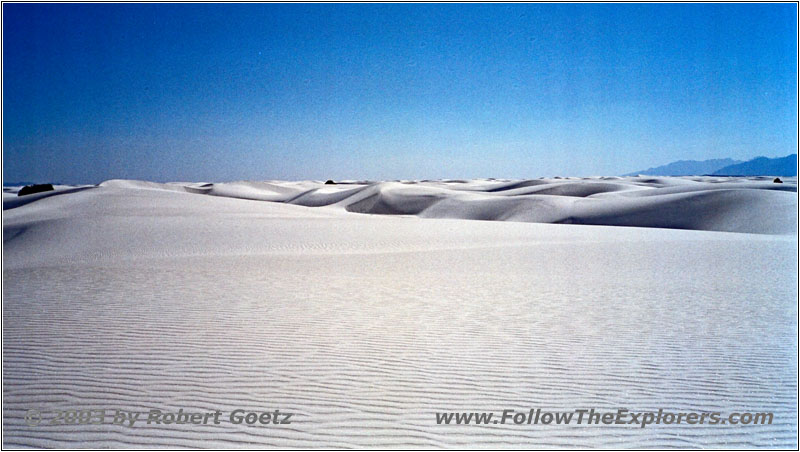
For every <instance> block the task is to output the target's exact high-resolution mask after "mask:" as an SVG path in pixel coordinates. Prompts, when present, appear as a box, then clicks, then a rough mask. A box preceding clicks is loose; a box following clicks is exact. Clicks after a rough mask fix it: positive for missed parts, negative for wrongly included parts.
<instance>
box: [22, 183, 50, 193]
mask: <svg viewBox="0 0 800 452" xmlns="http://www.w3.org/2000/svg"><path fill="white" fill-rule="evenodd" d="M43 191H53V184H34V185H26V186H24V187H22V189H20V191H19V193H17V196H25V195H32V194H34V193H41V192H43Z"/></svg>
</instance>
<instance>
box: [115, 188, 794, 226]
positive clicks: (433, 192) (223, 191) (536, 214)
mask: <svg viewBox="0 0 800 452" xmlns="http://www.w3.org/2000/svg"><path fill="white" fill-rule="evenodd" d="M102 185H103V186H109V187H129V188H152V189H164V190H186V191H189V192H192V193H202V194H208V195H214V196H224V197H233V198H242V199H252V200H260V201H273V202H282V203H287V204H296V205H301V206H307V207H322V206H330V207H339V208H344V209H346V210H347V211H350V212H358V213H370V214H383V215H419V216H421V217H425V218H458V219H470V220H494V221H524V222H534V223H574V224H590V225H607V226H637V227H655V228H672V229H696V230H707V231H727V232H752V233H762V234H794V233H795V231H796V230H797V220H796V210H797V180H796V178H792V179H789V180H787V181H786V182H785V183H782V184H775V183H773V182H772V180H771V179H765V178H762V177H753V178H719V177H692V178H669V177H647V176H641V177H629V178H611V179H609V178H583V179H561V178H558V179H537V180H523V181H499V182H498V181H488V180H487V181H460V180H459V181H428V182H415V183H409V182H377V183H366V182H358V183H348V184H342V185H324V184H322V183H320V182H310V181H309V182H234V183H222V184H210V183H206V184H154V183H152V182H140V181H119V180H115V181H108V182H104V183H103V184H102ZM200 185H202V188H198V186H200Z"/></svg>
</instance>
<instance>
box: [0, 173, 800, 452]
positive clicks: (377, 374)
mask: <svg viewBox="0 0 800 452" xmlns="http://www.w3.org/2000/svg"><path fill="white" fill-rule="evenodd" d="M631 181H633V182H631ZM528 182H530V181H528ZM574 182H575V183H569V184H567V188H562V189H560V190H566V191H568V192H567V193H563V192H562V193H560V194H552V192H551V193H550V194H540V195H538V196H540V197H537V195H535V194H530V193H527V192H526V193H520V196H522V198H520V199H522V201H517V200H513V196H514V195H513V194H512V195H509V194H508V193H506V194H505V195H507V196H505V197H504V198H500V197H499V196H496V194H497V193H498V192H504V191H505V192H507V191H508V190H523V191H525V190H532V188H531V187H536V186H538V185H545V184H538V183H527V184H525V183H522V184H520V186H517V187H513V184H515V183H517V184H519V183H518V182H513V181H481V182H457V181H456V182H451V183H428V184H403V183H388V184H378V185H371V184H352V185H353V186H352V187H348V186H347V185H344V186H341V185H339V186H333V187H330V186H327V187H323V186H321V185H319V184H314V183H260V184H252V183H238V184H213V185H212V184H168V185H160V184H148V183H142V182H131V181H111V182H108V183H104V184H102V185H101V186H100V187H97V188H89V189H84V190H73V191H71V192H69V193H60V194H55V195H50V196H47V197H41V198H38V199H36V200H35V201H33V202H29V203H27V204H24V203H19V201H18V199H16V198H14V197H12V196H11V195H12V194H11V193H9V196H8V197H7V198H6V197H5V196H4V204H6V201H7V202H8V203H9V204H8V205H7V206H4V207H7V210H5V211H4V220H3V241H4V263H3V297H4V299H3V301H4V305H3V395H4V400H3V426H4V445H5V446H67V447H68V446H73V447H74V446H80V447H103V446H111V447H120V446H131V445H150V446H187V447H209V446H214V445H219V446H228V447H256V446H290V447H291V446H301V447H302V446H305V447H311V446H317V447H322V446H328V447H352V446H367V447H402V446H419V447H457V446H473V447H501V448H506V447H515V446H521V447H548V446H555V447H558V446H600V447H613V446H624V447H669V446H677V447H695V446H697V447H796V445H797V444H796V435H797V427H796V426H797V414H796V409H797V405H796V400H797V386H796V373H797V368H796V363H797V305H796V299H797V236H796V235H794V233H793V232H792V231H794V228H796V223H795V218H794V211H793V210H791V209H792V208H794V209H796V196H797V195H796V193H795V192H794V191H792V190H793V189H794V190H796V183H794V181H791V182H793V183H794V184H788V185H784V186H783V187H781V188H780V190H775V189H774V188H778V187H775V186H773V185H768V184H771V182H769V181H766V182H765V181H758V180H747V181H717V182H713V181H700V182H698V181H693V180H689V179H669V178H661V179H659V180H657V181H655V180H653V181H649V182H648V181H642V179H641V178H638V179H637V178H632V179H625V180H622V181H621V182H620V181H614V180H612V181H611V182H612V183H614V184H619V185H621V186H622V187H621V188H620V189H619V190H616V191H612V190H609V189H608V185H606V184H608V183H609V182H608V181H597V180H594V181H582V182H579V181H574ZM598 183H599V184H601V185H605V186H603V187H598V186H596V185H595V186H593V185H592V184H598ZM696 183H700V184H702V188H703V189H702V190H699V191H698V190H694V191H695V194H694V195H688V194H687V193H691V192H692V190H690V189H688V188H680V186H682V185H687V186H689V187H695V188H697V186H696V185H695V184H696ZM715 183H716V184H724V183H728V184H738V185H728V186H726V188H725V189H723V190H721V191H718V190H712V189H707V186H708V185H710V184H715ZM498 184H500V185H498ZM502 184H505V185H502ZM552 184H555V186H553V185H552ZM559 184H561V181H549V182H548V184H547V185H550V187H548V190H550V189H552V190H559V189H558V188H557V187H559V186H560V185H559ZM436 185H439V186H438V187H437V186H436ZM495 185H497V188H499V187H501V185H502V186H503V187H507V188H503V190H498V191H495V192H492V191H489V190H488V189H487V187H494V186H495ZM659 185H660V186H659ZM742 185H747V187H745V188H743V187H742ZM776 185H777V184H776ZM186 187H189V190H188V191H187V188H186ZM376 187H377V188H376ZM454 187H457V188H454ZM629 187H633V188H629ZM676 187H677V188H676ZM267 189H269V191H268V190H267ZM409 189H410V190H413V191H409ZM659 189H660V190H666V192H663V191H662V192H661V193H657V194H656V193H653V194H652V195H648V194H647V193H645V191H652V190H659ZM347 190H358V192H353V193H348V192H347ZM456 190H458V191H459V192H458V193H456V194H455V195H453V193H451V192H453V191H456ZM581 190H585V192H581ZM594 190H598V191H594ZM781 190H783V191H781ZM787 190H788V191H787ZM592 191H594V193H587V192H592ZM717 191H718V193H717ZM190 192H191V193H190ZM617 192H622V193H617ZM638 192H642V193H638ZM270 193H272V194H270ZM298 193H299V194H298ZM359 193H360V194H361V195H363V197H356V198H353V196H354V195H358V194H359ZM492 193H495V195H492ZM205 195H216V196H205ZM231 196H236V197H238V198H255V199H262V198H263V199H267V198H269V197H270V196H274V199H269V200H272V201H278V202H263V201H254V200H248V199H235V198H231ZM647 196H650V197H651V198H653V197H654V198H657V199H655V200H654V201H650V202H649V203H648V202H645V201H642V200H643V199H645V198H646V197H647ZM606 197H610V198H612V199H607V200H606V201H609V202H610V204H609V203H603V205H600V203H601V202H603V198H606ZM664 197H666V198H664ZM562 198H563V199H562ZM598 198H599V199H598ZM19 199H22V197H20V198H19ZM302 199H305V201H304V202H298V201H299V200H302ZM337 199H338V201H337ZM365 200H366V201H365ZM432 200H436V202H432ZM509 200H510V201H509ZM595 200H597V202H596V203H595ZM692 200H694V201H697V202H699V203H700V205H701V206H703V205H705V206H706V207H705V208H702V207H697V206H698V204H697V202H693V201H692ZM509 203H510V204H509ZM589 203H591V206H590V207H587V205H588V204H589ZM702 203H706V204H702ZM709 203H711V205H713V206H714V207H715V208H716V211H715V214H714V215H711V214H708V213H707V211H708V206H709ZM296 204H302V205H296ZM542 204H544V205H546V206H549V207H547V208H545V209H537V208H534V207H532V206H534V205H542ZM562 204H569V205H568V206H567V205H562ZM306 205H309V206H310V205H319V206H324V207H315V208H309V207H306ZM415 206H416V207H415ZM552 206H555V208H554V207H552ZM653 206H656V207H653ZM742 206H744V207H742ZM436 209H438V210H436ZM565 209H571V210H570V211H569V213H564V212H565ZM615 209H616V210H615ZM360 211H364V212H372V213H394V214H398V213H405V214H410V213H413V214H416V215H418V216H419V217H426V216H428V217H434V218H436V219H431V218H419V217H417V216H408V215H402V216H396V215H395V216H392V215H363V214H360V213H354V212H360ZM487 212H489V213H492V214H493V215H494V217H493V218H484V219H506V220H516V221H508V222H503V221H471V220H469V219H443V218H445V217H450V218H452V217H456V218H482V217H483V216H485V215H488V213H487ZM504 212H505V213H504ZM559 212H561V213H560V214H559ZM615 212H616V216H615V215H614V213H615ZM748 212H750V213H749V214H748ZM765 212H766V213H768V214H765ZM659 213H660V214H659ZM703 213H706V214H705V215H702V214H703ZM544 214H547V215H556V214H559V215H563V218H561V217H559V218H561V220H564V218H569V219H570V220H569V221H566V220H564V221H561V220H559V219H558V218H549V220H553V221H547V222H562V223H563V222H572V223H581V222H584V223H585V222H587V221H588V220H587V218H588V219H589V220H592V221H593V222H595V223H599V224H603V222H612V221H617V222H619V221H622V222H623V223H624V222H629V223H630V222H633V223H635V222H645V223H647V222H650V223H653V224H639V225H640V226H653V225H660V226H663V227H682V228H683V229H686V228H690V226H691V229H712V231H708V230H679V229H663V228H656V227H623V226H586V225H575V224H535V223H525V222H518V221H536V220H539V221H544V220H548V219H546V218H543V217H541V216H538V217H536V218H532V217H531V215H544ZM681 214H683V215H684V217H685V218H682V217H681ZM526 215H528V216H527V217H526ZM620 218H621V219H623V220H619V219H620ZM665 218H667V219H669V221H670V222H673V223H670V224H660V223H658V222H659V221H662V222H663V221H666V220H664V219H665ZM614 219H616V220H614ZM787 222H788V223H789V224H788V225H787V224H785V223H787ZM719 230H745V231H748V232H758V233H757V234H753V233H731V232H718V231H719ZM92 407H101V408H109V409H111V408H114V409H116V408H120V409H127V410H138V411H147V410H149V409H152V408H159V409H162V410H177V409H179V408H183V409H186V410H197V411H208V410H214V409H220V410H223V411H228V412H229V411H231V410H233V409H236V408H244V409H248V410H274V409H276V408H278V409H280V410H281V411H285V412H293V413H296V419H295V422H294V423H293V424H292V425H290V426H271V427H246V426H241V425H240V426H236V425H230V424H222V425H218V426H213V425H212V426H191V427H179V426H175V425H172V426H152V425H151V426H146V425H142V426H139V425H137V426H136V427H133V428H129V427H122V426H111V425H104V426H92V427H89V426H62V427H48V426H38V427H29V426H27V425H26V424H25V422H24V420H23V417H24V415H25V412H26V411H27V410H28V409H31V408H38V409H42V410H45V409H46V410H56V409H76V408H77V409H80V408H92ZM532 407H533V408H543V409H548V410H553V411H563V410H574V409H583V408H586V409H588V408H596V409H598V410H607V411H615V410H616V409H617V408H620V407H624V408H628V409H630V410H657V409H659V408H663V409H665V410H674V411H681V410H684V411H686V410H695V411H722V412H725V413H729V412H733V411H757V412H762V411H773V412H775V420H774V422H773V424H772V425H767V426H730V425H726V426H688V425H680V426H677V425H672V426H666V425H660V426H649V427H647V428H645V429H641V428H638V427H634V426H575V425H572V426H555V425H551V426H541V425H540V426H515V425H491V426H442V425H436V422H435V417H434V413H435V412H437V411H494V412H497V411H500V410H502V409H506V408H509V409H516V410H524V411H527V410H528V409H529V408H532Z"/></svg>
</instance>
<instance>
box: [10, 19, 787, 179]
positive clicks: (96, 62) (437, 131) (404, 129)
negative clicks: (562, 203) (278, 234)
mask: <svg viewBox="0 0 800 452" xmlns="http://www.w3.org/2000/svg"><path fill="white" fill-rule="evenodd" d="M796 30H797V21H796V6H795V5H794V4H728V5H710V4H662V5H651V4H629V5H623V4H506V5H476V4H462V5H454V4H438V5H423V4H406V5H400V4H390V5H376V4H373V5H363V4H348V5H325V4H316V5H300V4H241V5H231V4H229V5H218V4H217V5H212V4H196V5H177V4H165V5H154V4H149V5H148V4H116V5H109V4H106V5H78V4H61V5H34V4H4V5H3V164H4V166H3V177H4V180H5V181H20V180H22V181H42V182H45V181H60V182H64V183H96V182H100V181H103V180H106V179H111V178H136V179H147V180H159V181H167V180H195V181H200V180H208V181H224V180H240V179H252V180H259V179H328V178H332V179H346V178H347V179H350V178H368V179H397V178H415V179H422V178H462V177H463V178H466V177H515V178H516V177H519V178H522V177H539V176H557V175H562V176H566V175H575V176H587V175H613V174H621V173H626V172H629V171H634V170H639V169H643V168H648V167H652V166H656V165H660V164H665V163H669V162H671V161H674V160H680V159H696V160H702V159H708V158H717V157H732V158H737V159H749V158H752V157H755V156H758V155H766V156H772V157H775V156H783V155H787V154H790V153H794V152H796V148H797V101H796V90H797V83H796V78H797V71H796V67H797V48H796V40H797V36H796Z"/></svg>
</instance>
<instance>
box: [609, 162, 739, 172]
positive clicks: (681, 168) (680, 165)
mask: <svg viewBox="0 0 800 452" xmlns="http://www.w3.org/2000/svg"><path fill="white" fill-rule="evenodd" d="M737 163H742V161H741V160H733V159H713V160H702V161H698V160H678V161H677V162H672V163H670V164H667V165H663V166H657V167H655V168H648V169H646V170H641V171H634V172H632V173H628V174H623V176H637V175H639V174H647V175H649V176H697V175H700V174H711V173H713V172H714V171H716V170H718V169H720V168H725V167H727V166H730V165H735V164H737Z"/></svg>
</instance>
